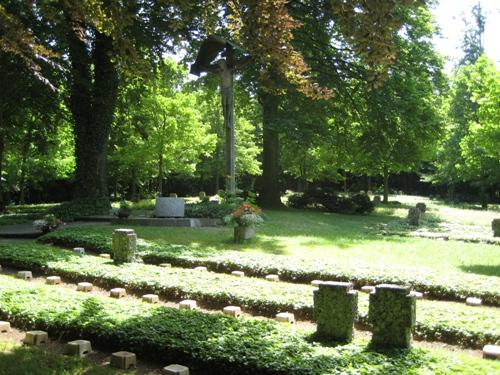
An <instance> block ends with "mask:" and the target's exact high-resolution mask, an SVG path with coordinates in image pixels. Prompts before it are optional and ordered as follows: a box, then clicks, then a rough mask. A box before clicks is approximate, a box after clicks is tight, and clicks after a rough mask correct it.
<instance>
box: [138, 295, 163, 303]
mask: <svg viewBox="0 0 500 375" xmlns="http://www.w3.org/2000/svg"><path fill="white" fill-rule="evenodd" d="M142 301H143V302H148V303H158V302H160V297H158V296H157V295H156V294H145V295H143V296H142Z"/></svg>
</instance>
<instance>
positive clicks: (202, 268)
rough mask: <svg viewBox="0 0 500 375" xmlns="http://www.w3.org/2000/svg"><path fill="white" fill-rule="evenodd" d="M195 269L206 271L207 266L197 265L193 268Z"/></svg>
mask: <svg viewBox="0 0 500 375" xmlns="http://www.w3.org/2000/svg"><path fill="white" fill-rule="evenodd" d="M194 270H195V271H208V269H207V267H205V266H198V267H195V268H194Z"/></svg>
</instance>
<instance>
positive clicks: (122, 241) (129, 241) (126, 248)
mask: <svg viewBox="0 0 500 375" xmlns="http://www.w3.org/2000/svg"><path fill="white" fill-rule="evenodd" d="M136 250H137V234H135V232H134V230H133V229H116V230H115V231H114V232H113V260H114V262H115V263H125V262H131V261H132V260H133V259H134V256H135V252H136Z"/></svg>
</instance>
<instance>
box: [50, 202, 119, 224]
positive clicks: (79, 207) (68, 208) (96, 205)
mask: <svg viewBox="0 0 500 375" xmlns="http://www.w3.org/2000/svg"><path fill="white" fill-rule="evenodd" d="M110 209H111V206H110V205H109V201H108V200H107V199H78V200H74V201H71V202H64V203H61V204H60V205H59V206H56V207H54V208H52V209H51V212H52V213H53V214H54V215H55V216H56V217H57V218H60V219H61V220H63V221H73V220H74V219H75V218H77V217H82V216H91V215H108V214H109V211H110Z"/></svg>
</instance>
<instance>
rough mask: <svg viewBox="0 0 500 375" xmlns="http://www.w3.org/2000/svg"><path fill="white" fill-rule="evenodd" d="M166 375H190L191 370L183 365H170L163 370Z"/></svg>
mask: <svg viewBox="0 0 500 375" xmlns="http://www.w3.org/2000/svg"><path fill="white" fill-rule="evenodd" d="M162 374H164V375H189V368H188V367H186V366H182V365H176V364H174V365H168V366H166V367H164V368H163V370H162Z"/></svg>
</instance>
